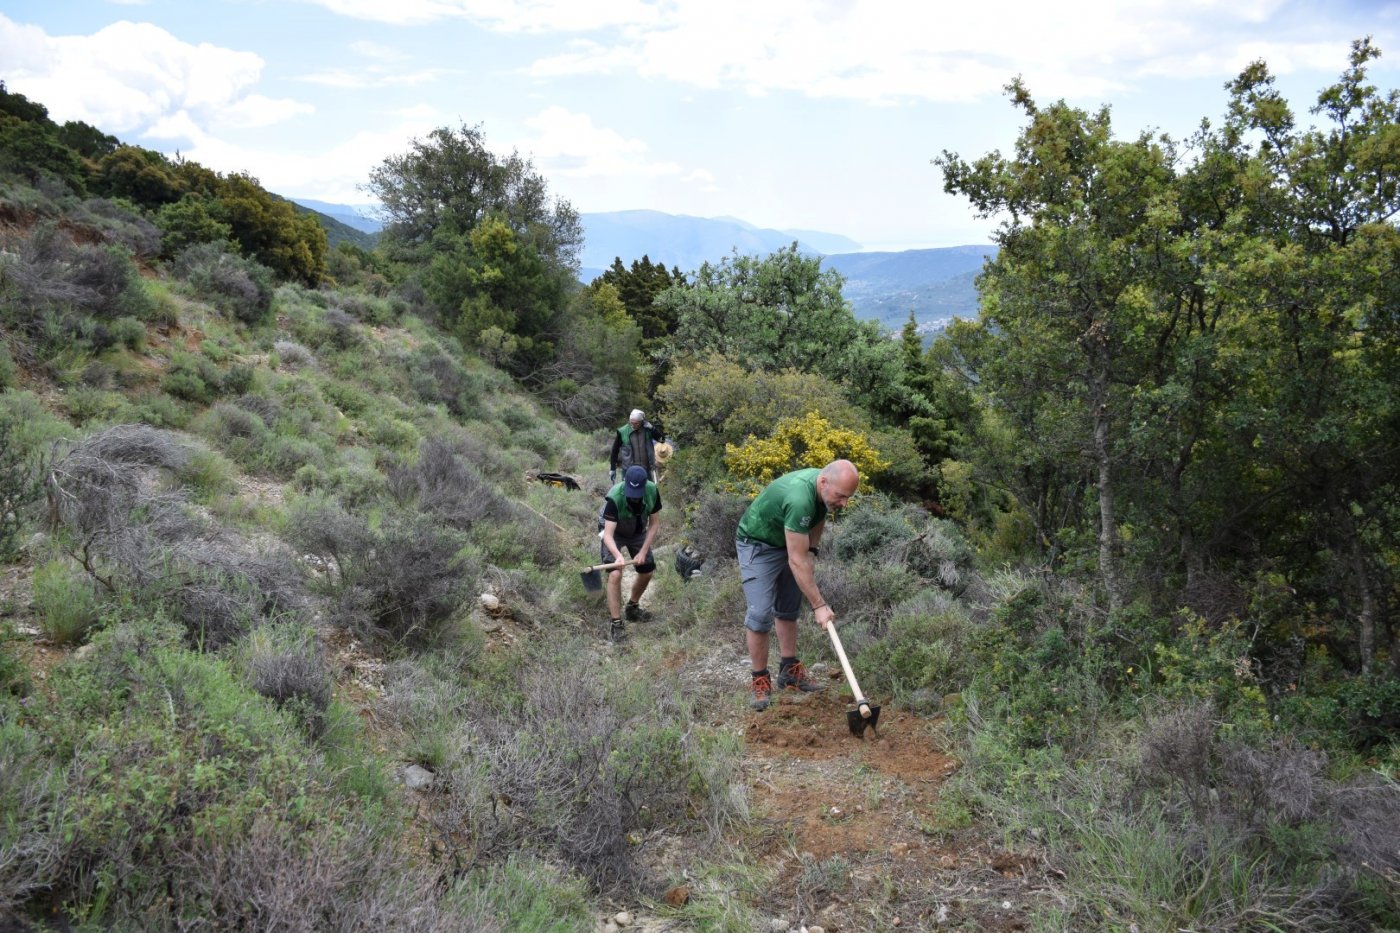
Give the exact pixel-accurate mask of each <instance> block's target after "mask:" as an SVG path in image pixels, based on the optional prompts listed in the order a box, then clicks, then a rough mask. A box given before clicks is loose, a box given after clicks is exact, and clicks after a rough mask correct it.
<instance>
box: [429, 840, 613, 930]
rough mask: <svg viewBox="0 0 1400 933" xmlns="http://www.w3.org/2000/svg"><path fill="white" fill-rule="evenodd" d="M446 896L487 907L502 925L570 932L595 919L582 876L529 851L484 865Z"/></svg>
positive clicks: (589, 924)
mask: <svg viewBox="0 0 1400 933" xmlns="http://www.w3.org/2000/svg"><path fill="white" fill-rule="evenodd" d="M448 898H449V899H461V900H462V901H463V902H464V903H472V904H481V905H483V906H485V907H487V908H489V910H490V913H491V914H492V915H493V916H494V917H496V918H497V919H498V920H499V922H500V923H501V925H502V929H506V930H530V931H531V933H572V931H574V930H586V929H591V928H592V927H594V926H596V925H597V924H596V921H595V920H594V919H593V910H592V903H591V901H590V898H589V896H588V886H587V884H586V883H585V882H584V880H583V879H581V878H578V877H577V876H574V875H568V874H565V873H564V872H562V871H561V870H560V869H559V868H557V867H555V866H553V865H551V864H549V863H548V862H546V861H543V860H541V859H538V858H535V857H532V856H531V855H529V854H528V853H520V854H516V855H512V856H510V857H509V858H507V859H506V860H505V861H503V862H501V863H500V864H497V865H483V866H482V867H480V868H478V869H476V870H475V871H473V872H472V873H471V874H469V875H468V876H467V877H466V878H464V879H462V880H461V881H460V882H458V884H457V886H456V888H454V890H453V891H451V892H450V893H449V894H448Z"/></svg>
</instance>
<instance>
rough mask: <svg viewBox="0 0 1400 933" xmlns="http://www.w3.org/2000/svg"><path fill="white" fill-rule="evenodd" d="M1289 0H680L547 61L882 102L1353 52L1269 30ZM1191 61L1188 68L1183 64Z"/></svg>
mask: <svg viewBox="0 0 1400 933" xmlns="http://www.w3.org/2000/svg"><path fill="white" fill-rule="evenodd" d="M1283 7H1284V3H1283V2H1282V0H1242V2H1240V3H1236V4H1228V5H1227V4H1219V3H1215V2H1210V0H1170V2H1168V0H1145V2H1139V3H1134V4H1131V5H1125V4H1121V3H1118V2H1115V0H1083V2H1082V3H1080V4H1079V5H1077V6H1076V7H1075V9H1074V11H1073V15H1069V14H1068V13H1067V11H1066V8H1065V7H1063V6H1062V5H1058V4H1047V3H1043V2H1040V0H1006V2H1002V3H998V4H994V5H993V4H963V5H953V4H932V3H917V4H915V3H907V4H904V3H891V2H888V0H827V2H815V3H814V2H812V0H765V2H763V3H753V2H752V0H668V2H665V3H657V4H656V5H654V6H652V7H650V8H649V12H651V13H652V14H653V15H652V16H651V18H649V19H637V20H633V21H630V22H628V23H626V24H624V25H623V26H622V28H619V29H616V30H612V31H609V32H608V34H606V35H601V36H590V37H588V38H587V39H586V40H584V41H579V42H575V43H573V44H571V45H570V46H569V47H568V48H566V49H565V50H564V51H562V52H560V53H559V54H556V55H551V56H546V57H544V58H541V59H539V60H538V61H536V62H534V64H533V65H531V66H530V68H529V73H530V74H531V75H533V76H536V77H541V78H557V77H563V76H570V75H604V74H630V73H636V74H639V75H641V76H643V77H646V78H663V79H667V80H671V81H676V82H679V83H684V84H690V85H694V86H697V87H701V88H721V87H737V88H741V89H744V90H747V91H748V92H750V93H753V94H764V93H769V92H775V91H791V92H798V93H803V94H806V95H809V96H812V97H821V98H839V99H852V100H861V101H867V102H876V103H891V102H897V101H901V100H931V101H952V102H963V101H971V100H976V99H980V98H984V97H987V96H995V95H998V94H1000V93H1001V90H1002V88H1003V86H1004V85H1005V84H1006V82H1007V80H1008V79H1009V78H1010V77H1011V76H1013V75H1018V74H1019V75H1023V76H1025V78H1026V80H1027V81H1028V82H1029V83H1030V84H1031V86H1032V88H1033V89H1034V88H1037V87H1039V88H1045V89H1047V90H1048V91H1049V92H1050V93H1053V94H1054V95H1056V96H1066V97H1080V96H1090V97H1102V96H1105V95H1107V94H1109V93H1111V92H1113V91H1115V90H1118V89H1121V88H1123V87H1125V86H1127V85H1128V84H1130V83H1132V82H1133V81H1134V80H1136V79H1138V78H1142V77H1148V76H1153V75H1163V74H1170V75H1180V76H1184V77H1195V76H1209V75H1217V76H1220V77H1221V78H1222V79H1223V78H1227V77H1229V76H1231V75H1232V74H1234V73H1237V71H1238V69H1239V68H1240V66H1242V65H1243V64H1245V63H1247V62H1249V61H1252V60H1253V59H1255V58H1260V57H1263V58H1266V59H1267V60H1268V61H1270V63H1271V64H1272V63H1275V62H1276V63H1277V66H1276V70H1277V71H1279V72H1280V73H1287V71H1288V70H1290V69H1291V68H1292V67H1295V65H1296V66H1300V67H1301V66H1312V65H1317V64H1323V65H1325V66H1326V67H1333V66H1334V65H1335V63H1336V62H1337V61H1338V60H1344V55H1345V44H1343V43H1322V42H1317V41H1315V40H1314V36H1313V35H1312V34H1311V31H1310V30H1309V29H1308V28H1307V23H1306V22H1301V23H1300V24H1299V26H1298V28H1297V29H1296V30H1295V32H1296V38H1295V39H1293V40H1291V41H1290V40H1289V39H1286V38H1285V39H1280V40H1279V41H1276V42H1272V43H1261V42H1259V41H1257V39H1256V36H1257V31H1258V29H1257V27H1258V25H1259V24H1260V23H1261V22H1264V21H1270V20H1271V19H1272V18H1274V17H1277V16H1279V15H1281V11H1282V8H1283ZM1183 70H1184V73H1183Z"/></svg>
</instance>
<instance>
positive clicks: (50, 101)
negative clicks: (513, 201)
mask: <svg viewBox="0 0 1400 933" xmlns="http://www.w3.org/2000/svg"><path fill="white" fill-rule="evenodd" d="M1365 35H1371V36H1372V37H1374V39H1375V41H1376V43H1377V44H1378V45H1379V46H1380V47H1381V48H1382V50H1383V51H1385V52H1386V53H1387V54H1386V56H1385V57H1384V58H1382V59H1381V60H1380V62H1378V63H1376V65H1375V66H1374V67H1373V68H1372V71H1371V77H1372V80H1373V82H1374V83H1376V84H1377V85H1379V86H1380V87H1382V88H1385V89H1389V88H1394V87H1397V86H1400V80H1397V78H1400V72H1398V71H1397V66H1398V65H1400V2H1375V0H1372V2H1363V0H1352V2H1310V3H1304V2H1288V0H1234V2H1203V0H1152V2H1113V0H1083V2H1076V3H1054V2H1045V0H1040V2H1029V0H1001V2H998V3H986V2H963V3H959V4H949V3H946V2H938V0H661V2H653V0H519V2H512V0H394V2H380V0H148V2H139V0H127V2H101V0H88V2H77V0H0V79H3V80H4V81H5V82H6V84H7V85H8V87H9V88H10V89H11V90H14V91H19V92H21V93H23V94H26V95H28V96H30V97H32V98H33V99H35V100H38V101H39V102H41V103H43V104H45V105H46V106H48V108H49V110H50V113H51V115H52V116H53V117H54V118H55V119H57V120H59V121H63V120H68V119H80V120H85V121H87V122H89V123H92V124H94V125H95V126H98V127H100V128H101V129H103V130H105V131H107V132H110V133H114V134H115V135H117V136H119V137H120V138H122V139H123V140H125V141H128V142H132V143H136V144H138V145H142V146H146V147H148V148H152V149H158V150H161V151H164V152H168V153H174V152H176V151H179V152H181V153H182V154H184V155H185V156H187V157H188V158H192V159H194V160H196V161H198V162H201V163H203V164H205V165H207V166H209V167H211V168H214V169H216V170H219V171H223V172H231V171H247V172H250V173H251V174H253V175H254V176H256V177H257V178H258V179H259V180H260V181H261V182H262V183H263V185H264V186H266V187H267V188H269V189H270V190H272V191H276V192H278V193H279V194H283V195H286V196H289V197H298V198H317V199H321V200H326V201H334V202H339V203H363V202H365V201H367V200H368V195H367V194H366V192H365V191H364V190H363V188H362V186H363V184H364V182H365V180H366V179H367V177H368V174H369V171H370V169H371V168H372V167H374V166H375V165H377V164H379V163H380V161H382V160H383V159H384V158H385V157H386V156H389V155H393V154H397V153H401V152H404V151H406V149H407V147H408V144H409V142H410V140H412V139H414V138H415V137H421V136H423V135H424V134H426V133H427V132H428V131H430V130H431V129H433V128H434V127H439V126H452V127H457V126H460V125H461V124H463V123H466V124H471V125H476V124H480V125H481V127H482V131H483V132H484V134H485V136H486V140H487V143H488V145H489V146H490V147H491V148H492V149H494V150H496V151H498V152H502V153H504V152H508V151H510V150H512V149H517V150H519V151H520V152H521V153H522V154H523V155H527V156H529V157H530V158H531V159H532V160H533V162H534V164H535V167H536V168H537V169H538V170H539V171H540V172H541V173H542V174H544V175H545V177H546V178H548V179H549V183H550V189H551V191H552V192H553V193H554V194H555V195H556V196H558V197H560V198H563V199H566V200H568V201H569V202H570V203H571V204H572V205H573V206H574V207H575V208H576V209H578V210H580V211H584V212H594V211H614V210H629V209H637V208H647V209H652V210H660V211H666V212H668V213H674V214H691V215H695V216H700V217H719V216H730V217H738V218H741V219H743V220H745V221H748V222H750V223H753V224H756V225H758V226H762V227H772V228H778V229H806V230H821V231H825V232H829V233H839V234H843V235H845V236H848V237H850V238H852V239H854V240H856V241H858V242H860V243H862V244H863V245H864V246H865V247H866V248H868V249H905V248H914V247H924V246H953V245H959V244H969V243H983V242H987V241H988V239H989V237H990V234H991V231H992V229H993V223H992V222H991V221H987V220H979V219H978V218H976V217H975V216H974V215H973V213H972V211H971V210H970V209H969V208H968V206H967V205H966V204H965V203H964V202H962V201H960V200H959V199H956V198H952V197H950V196H948V195H945V194H943V192H942V177H941V174H940V173H939V171H938V169H937V168H936V167H935V166H934V165H932V164H931V163H930V159H932V158H933V157H934V156H936V155H938V154H939V153H941V152H942V151H944V150H951V151H954V152H957V153H959V154H961V155H963V156H965V157H975V156H978V155H981V154H983V153H985V152H987V151H990V150H992V149H1000V150H1002V151H1004V152H1005V151H1009V150H1010V149H1011V147H1012V146H1013V144H1014V142H1015V138H1016V132H1017V129H1018V127H1019V125H1020V124H1019V120H1018V119H1017V114H1016V112H1015V111H1014V110H1013V109H1012V107H1011V106H1010V104H1009V103H1008V102H1007V100H1006V97H1005V96H1004V94H1003V92H1002V88H1003V87H1004V85H1005V84H1006V83H1007V81H1009V80H1010V79H1011V78H1012V77H1014V76H1016V75H1018V74H1019V75H1021V76H1022V77H1023V78H1024V80H1025V81H1026V83H1027V84H1028V86H1029V87H1030V89H1031V91H1032V93H1033V95H1034V96H1035V97H1036V98H1037V99H1039V100H1043V101H1051V100H1055V99H1060V98H1063V99H1065V100H1068V101H1069V102H1071V103H1073V104H1075V105H1077V106H1082V107H1085V108H1088V109H1096V108H1097V107H1098V106H1100V105H1101V104H1108V105H1110V106H1111V107H1112V109H1113V117H1114V125H1115V127H1116V129H1117V131H1118V133H1119V134H1120V135H1122V136H1133V135H1136V134H1137V133H1138V132H1139V131H1141V130H1143V129H1148V128H1155V129H1159V130H1162V131H1165V132H1169V133H1171V134H1172V135H1174V136H1176V137H1178V138H1180V137H1182V136H1185V135H1186V134H1188V133H1189V132H1191V131H1192V130H1193V129H1194V128H1195V127H1196V126H1197V125H1198V124H1199V122H1200V120H1201V118H1203V117H1211V118H1217V117H1219V115H1220V114H1221V113H1222V112H1223V110H1224V107H1225V93H1224V91H1223V89H1222V85H1223V84H1224V83H1225V82H1226V81H1227V80H1229V79H1230V78H1231V77H1233V76H1234V75H1235V74H1237V73H1238V72H1239V70H1240V69H1241V68H1242V67H1243V66H1244V65H1245V64H1247V63H1248V62H1250V61H1253V60H1255V59H1259V58H1263V59H1264V60H1265V61H1267V62H1268V63H1269V64H1270V67H1271V69H1272V70H1273V71H1274V73H1275V74H1276V75H1277V76H1278V79H1279V86H1280V88H1281V89H1282V90H1283V91H1284V93H1285V94H1286V95H1287V96H1288V98H1289V99H1290V101H1292V103H1293V104H1294V108H1295V110H1296V111H1297V112H1298V113H1299V115H1300V118H1301V119H1302V120H1304V121H1311V117H1310V116H1309V115H1308V114H1307V109H1308V108H1309V107H1310V106H1311V105H1312V104H1313V103H1314V101H1315V97H1316V93H1317V91H1318V90H1319V89H1320V88H1322V87H1324V86H1326V85H1327V84H1329V83H1331V82H1332V81H1334V80H1335V79H1336V77H1337V75H1338V74H1340V72H1341V71H1342V69H1343V68H1345V66H1346V56H1347V51H1348V48H1349V45H1350V42H1351V40H1353V39H1355V38H1358V37H1361V36H1365Z"/></svg>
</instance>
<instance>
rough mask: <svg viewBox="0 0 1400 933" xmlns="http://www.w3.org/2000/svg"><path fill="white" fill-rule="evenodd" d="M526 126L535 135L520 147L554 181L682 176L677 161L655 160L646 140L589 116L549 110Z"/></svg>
mask: <svg viewBox="0 0 1400 933" xmlns="http://www.w3.org/2000/svg"><path fill="white" fill-rule="evenodd" d="M525 125H526V126H528V127H530V129H532V130H534V132H535V135H534V136H533V137H532V138H530V139H528V140H525V141H522V142H521V144H520V148H521V149H522V150H525V151H527V152H528V153H529V154H530V156H531V157H532V160H533V161H534V162H535V163H536V167H537V168H539V169H540V170H541V171H543V172H544V173H545V174H546V175H547V176H549V177H551V178H553V177H556V176H557V177H584V176H604V177H609V176H611V177H616V176H633V177H635V176H639V175H641V176H659V175H679V174H680V173H681V171H682V169H681V167H680V166H679V165H677V164H676V163H675V162H667V161H657V160H655V159H653V158H652V157H651V156H650V155H649V153H648V147H647V144H646V143H645V142H644V141H642V140H640V139H628V138H626V137H624V136H623V135H622V134H621V133H618V132H617V131H616V130H611V129H607V128H606V127H600V126H595V125H594V123H593V118H592V117H590V116H588V115H587V114H581V113H571V112H570V111H568V110H565V109H564V108H563V107H548V108H546V109H545V110H543V111H541V112H540V113H539V114H538V115H536V116H534V117H531V118H530V119H528V120H526V121H525Z"/></svg>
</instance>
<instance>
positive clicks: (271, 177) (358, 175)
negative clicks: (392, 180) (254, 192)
mask: <svg viewBox="0 0 1400 933" xmlns="http://www.w3.org/2000/svg"><path fill="white" fill-rule="evenodd" d="M436 126H437V123H435V122H433V121H431V120H425V119H405V120H403V121H402V122H400V123H399V124H397V125H395V126H393V127H390V128H386V129H381V130H376V131H368V130H366V131H361V132H358V133H355V134H354V135H353V136H350V137H347V138H345V139H343V140H341V141H339V142H338V143H337V144H336V145H334V146H332V147H331V148H329V149H326V150H321V151H316V152H288V151H285V150H281V149H278V150H266V149H261V148H253V147H245V146H239V145H237V144H235V143H231V142H229V141H228V140H226V139H222V138H219V137H216V136H212V135H208V134H200V135H199V136H198V137H197V138H195V140H194V143H193V145H191V146H190V147H189V148H187V149H184V150H182V154H183V155H184V156H185V157H187V158H189V159H193V160H194V161H196V162H198V163H200V164H201V165H207V166H209V167H211V168H216V169H217V170H218V171H221V172H247V173H249V174H251V175H253V176H254V177H255V178H257V179H258V181H259V182H260V183H261V184H262V186H263V187H264V188H266V189H268V190H269V191H276V192H278V193H279V194H283V195H286V196H288V197H291V196H295V197H300V198H316V199H319V200H323V201H331V202H335V203H341V204H345V203H357V202H361V201H365V200H367V199H368V195H367V194H366V192H365V191H364V190H363V187H362V186H363V185H364V184H365V182H366V181H367V180H368V178H369V174H370V172H371V170H373V169H375V168H377V167H378V166H379V165H380V163H382V162H383V161H384V159H386V158H388V157H389V156H392V155H397V154H400V153H402V152H403V151H404V150H405V149H406V148H407V145H408V141H409V140H410V139H413V138H415V137H423V136H426V135H427V134H428V132H430V131H431V130H432V129H434V128H435V127H436Z"/></svg>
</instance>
